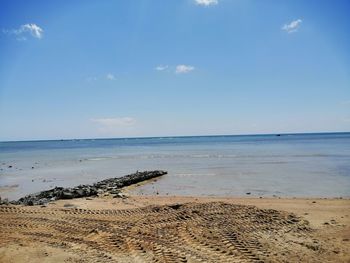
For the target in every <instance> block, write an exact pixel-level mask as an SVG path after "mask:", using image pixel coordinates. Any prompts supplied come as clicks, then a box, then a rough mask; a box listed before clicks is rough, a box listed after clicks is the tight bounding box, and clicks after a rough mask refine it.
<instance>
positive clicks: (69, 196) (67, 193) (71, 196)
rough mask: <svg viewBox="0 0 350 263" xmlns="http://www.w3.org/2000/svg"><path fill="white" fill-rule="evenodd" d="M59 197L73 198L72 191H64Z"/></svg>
mask: <svg viewBox="0 0 350 263" xmlns="http://www.w3.org/2000/svg"><path fill="white" fill-rule="evenodd" d="M61 197H62V199H73V198H74V197H75V196H74V194H73V193H72V192H68V191H64V192H62V196H61Z"/></svg>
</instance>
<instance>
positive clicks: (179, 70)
mask: <svg viewBox="0 0 350 263" xmlns="http://www.w3.org/2000/svg"><path fill="white" fill-rule="evenodd" d="M192 70H194V67H193V66H190V65H177V66H176V69H175V73H176V74H183V73H189V72H191V71H192Z"/></svg>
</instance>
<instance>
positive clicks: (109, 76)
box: [106, 73, 115, 80]
mask: <svg viewBox="0 0 350 263" xmlns="http://www.w3.org/2000/svg"><path fill="white" fill-rule="evenodd" d="M106 78H107V79H108V80H115V76H114V75H113V74H112V73H108V74H107V75H106Z"/></svg>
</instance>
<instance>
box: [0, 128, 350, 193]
mask: <svg viewBox="0 0 350 263" xmlns="http://www.w3.org/2000/svg"><path fill="white" fill-rule="evenodd" d="M10 166H12V167H10ZM154 169H164V170H167V171H168V172H169V174H168V175H166V176H163V177H162V178H160V179H158V180H157V181H156V182H154V183H151V184H145V185H144V186H141V187H138V188H136V189H135V190H134V193H138V194H156V193H158V194H160V195H212V196H241V195H246V193H250V194H251V195H252V196H273V195H277V196H296V197H301V196H305V197H308V196H318V197H339V196H343V197H348V196H350V133H328V134H289V135H282V136H276V135H251V136H200V137H164V138H160V137H158V138H135V139H96V140H65V141H33V142H1V143H0V194H1V196H2V197H8V198H10V199H15V198H18V197H20V196H23V195H25V194H28V193H32V192H37V191H40V190H44V189H49V188H52V187H54V186H73V185H77V184H83V183H92V182H95V181H99V180H102V179H105V178H109V177H116V176H122V175H125V174H129V173H132V172H135V171H136V170H139V171H141V170H154Z"/></svg>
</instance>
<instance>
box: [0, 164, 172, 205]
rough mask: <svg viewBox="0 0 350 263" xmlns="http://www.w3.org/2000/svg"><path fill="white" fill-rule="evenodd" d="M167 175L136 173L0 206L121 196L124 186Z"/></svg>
mask: <svg viewBox="0 0 350 263" xmlns="http://www.w3.org/2000/svg"><path fill="white" fill-rule="evenodd" d="M164 174H167V172H166V171H161V170H156V171H144V172H138V171H137V172H136V173H133V174H129V175H126V176H123V177H119V178H110V179H106V180H103V181H100V182H97V183H94V184H93V185H79V186H76V187H69V188H63V187H55V188H53V189H50V190H47V191H42V192H39V193H36V194H30V195H27V196H25V197H22V198H20V199H18V200H17V201H11V202H8V201H7V200H6V201H5V200H3V201H1V199H0V204H2V203H3V204H8V203H11V204H16V205H44V204H46V203H48V202H50V201H55V200H59V199H73V198H81V197H90V196H97V195H101V194H111V195H114V196H116V197H117V196H121V195H120V190H121V188H123V187H125V186H129V185H132V184H136V183H139V182H142V181H145V180H149V179H152V178H156V177H159V176H162V175H164Z"/></svg>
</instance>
